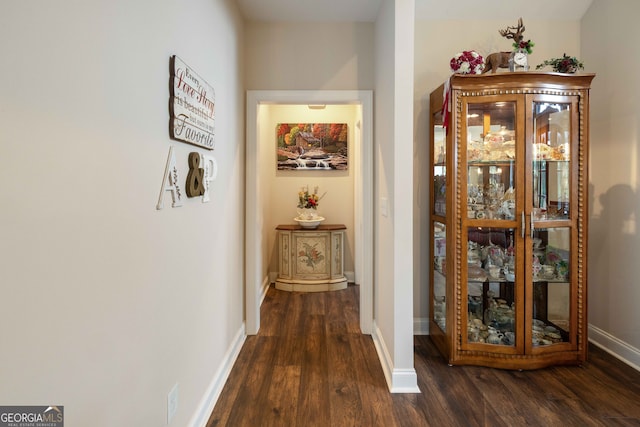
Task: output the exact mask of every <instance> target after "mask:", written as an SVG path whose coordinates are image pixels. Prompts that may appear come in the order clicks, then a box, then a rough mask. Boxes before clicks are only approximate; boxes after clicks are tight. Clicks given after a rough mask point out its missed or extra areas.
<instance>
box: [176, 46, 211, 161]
mask: <svg viewBox="0 0 640 427" xmlns="http://www.w3.org/2000/svg"><path fill="white" fill-rule="evenodd" d="M170 62H171V65H170V67H171V97H170V100H169V110H170V114H171V119H170V123H169V129H170V133H171V138H173V139H176V140H179V141H184V142H188V143H189V144H193V145H197V146H199V147H203V148H206V149H209V150H213V149H214V148H215V142H214V131H215V119H214V113H215V91H214V90H213V87H212V86H210V85H209V84H208V83H207V82H206V81H205V80H204V79H203V78H202V77H200V76H199V75H198V74H197V73H196V72H195V71H193V69H192V68H191V67H189V66H188V65H187V64H185V63H184V62H183V61H182V60H181V59H180V58H178V57H177V56H175V55H174V56H172V57H171V61H170Z"/></svg>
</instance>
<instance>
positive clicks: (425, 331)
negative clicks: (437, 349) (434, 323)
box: [413, 317, 429, 335]
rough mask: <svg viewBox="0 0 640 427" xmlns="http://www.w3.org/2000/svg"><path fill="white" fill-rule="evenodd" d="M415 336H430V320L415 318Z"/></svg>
mask: <svg viewBox="0 0 640 427" xmlns="http://www.w3.org/2000/svg"><path fill="white" fill-rule="evenodd" d="M413 335H429V318H428V317H414V318H413Z"/></svg>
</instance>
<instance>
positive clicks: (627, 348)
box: [589, 324, 640, 371]
mask: <svg viewBox="0 0 640 427" xmlns="http://www.w3.org/2000/svg"><path fill="white" fill-rule="evenodd" d="M589 341H590V342H591V344H593V345H596V346H598V347H600V348H601V349H603V350H604V351H606V352H607V353H609V354H611V355H612V356H613V357H615V358H617V359H620V360H621V361H622V362H624V363H626V364H627V365H629V366H631V367H632V368H633V369H635V370H637V371H640V350H639V349H637V348H635V347H633V346H631V345H629V344H627V343H626V342H624V341H622V340H620V339H618V338H616V337H614V336H613V335H611V334H609V333H608V332H606V331H604V330H602V329H600V328H598V327H596V326H593V325H591V324H590V325H589Z"/></svg>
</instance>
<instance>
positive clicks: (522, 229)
mask: <svg viewBox="0 0 640 427" xmlns="http://www.w3.org/2000/svg"><path fill="white" fill-rule="evenodd" d="M521 218H522V225H521V226H520V234H521V236H522V238H523V239H524V230H525V227H526V224H527V223H526V222H525V219H524V211H522V217H521Z"/></svg>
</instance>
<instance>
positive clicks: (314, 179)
mask: <svg viewBox="0 0 640 427" xmlns="http://www.w3.org/2000/svg"><path fill="white" fill-rule="evenodd" d="M260 108H261V109H267V110H269V111H268V112H267V113H266V114H267V116H268V119H266V120H264V121H261V123H260V127H261V139H260V141H259V144H260V145H261V146H262V150H260V154H261V160H260V170H261V176H262V177H263V179H264V186H263V189H264V191H265V192H266V193H267V194H266V202H267V203H266V206H265V207H264V211H265V222H264V225H265V228H264V229H265V230H266V231H268V232H269V233H268V243H267V249H268V254H269V258H268V259H269V261H270V263H269V265H270V267H269V271H271V272H272V273H277V271H278V249H277V246H278V243H277V239H276V230H275V227H276V226H277V225H278V224H292V223H293V218H294V217H295V216H296V215H297V208H296V205H297V203H298V192H299V191H300V188H301V187H303V186H307V185H308V186H309V189H310V190H313V188H314V187H316V186H318V187H319V193H320V195H322V194H323V193H326V194H325V196H324V197H323V198H322V200H320V203H319V205H318V210H317V212H318V215H321V216H323V217H325V218H326V220H325V223H327V224H345V225H346V226H347V231H346V238H345V244H344V260H343V261H344V263H343V265H344V269H345V271H348V272H351V273H353V271H354V242H355V240H354V229H355V228H354V217H353V208H354V205H353V200H354V175H353V173H354V172H353V171H354V163H353V162H354V160H355V157H354V149H355V147H354V137H355V126H356V123H357V122H358V120H359V118H360V114H359V110H360V107H359V106H356V105H327V106H326V108H325V109H323V110H310V109H309V108H308V107H307V106H306V105H269V104H265V105H261V107H260ZM279 123H347V125H348V136H347V141H348V152H349V162H350V165H349V169H348V170H345V171H338V170H331V171H289V170H282V171H278V170H277V166H276V160H277V159H276V151H275V150H276V142H275V138H276V126H277V125H278V124H279ZM263 169H264V174H263V173H262V172H263Z"/></svg>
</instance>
